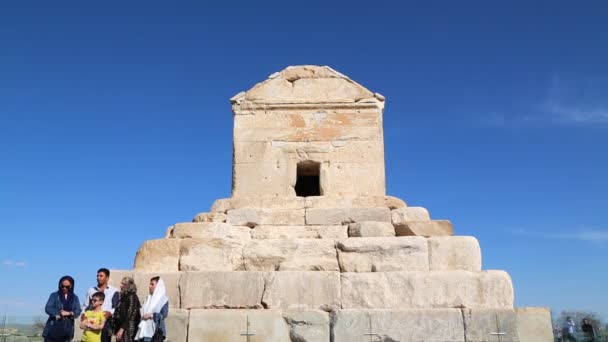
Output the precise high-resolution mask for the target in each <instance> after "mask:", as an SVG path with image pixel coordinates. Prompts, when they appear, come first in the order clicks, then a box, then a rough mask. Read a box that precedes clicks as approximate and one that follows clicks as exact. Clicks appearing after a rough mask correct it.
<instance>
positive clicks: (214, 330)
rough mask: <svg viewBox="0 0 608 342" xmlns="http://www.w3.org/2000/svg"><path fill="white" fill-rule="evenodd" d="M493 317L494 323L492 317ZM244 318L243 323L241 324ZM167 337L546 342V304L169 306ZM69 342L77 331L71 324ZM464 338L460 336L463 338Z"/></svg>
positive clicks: (193, 340) (181, 340)
mask: <svg viewBox="0 0 608 342" xmlns="http://www.w3.org/2000/svg"><path fill="white" fill-rule="evenodd" d="M497 318H498V322H497ZM247 322H249V328H248V327H247ZM166 328H167V339H166V340H165V341H167V342H209V341H213V342H232V341H245V340H246V336H244V335H243V334H246V333H247V332H248V333H250V334H251V336H250V338H251V341H264V342H286V341H300V342H302V341H304V342H330V341H369V338H370V336H369V335H366V334H369V333H374V334H377V335H375V336H376V337H375V339H373V340H377V341H380V340H382V341H401V342H414V341H459V342H464V341H498V340H499V339H498V335H493V334H496V333H501V334H502V335H500V337H501V339H500V340H501V341H520V342H551V341H553V333H552V331H551V317H550V312H549V309H548V308H517V309H503V310H490V309H406V310H344V309H338V310H335V311H333V312H331V313H328V312H324V311H321V310H281V309H268V310H263V309H261V310H256V309H240V310H233V309H191V310H185V309H174V308H171V309H170V310H169V316H168V317H167V320H166ZM75 332H76V336H74V341H80V336H81V335H82V331H81V330H80V329H78V327H76V329H75ZM465 338H466V339H465Z"/></svg>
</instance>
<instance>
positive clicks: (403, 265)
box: [336, 236, 429, 272]
mask: <svg viewBox="0 0 608 342" xmlns="http://www.w3.org/2000/svg"><path fill="white" fill-rule="evenodd" d="M336 246H337V249H338V261H339V264H340V270H341V271H342V272H387V271H428V270H429V259H428V250H427V243H426V239H425V238H423V237H419V236H404V237H393V238H382V237H377V238H366V239H360V238H349V239H345V240H340V241H338V243H337V245H336Z"/></svg>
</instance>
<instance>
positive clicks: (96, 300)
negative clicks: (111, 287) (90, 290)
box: [92, 299, 103, 303]
mask: <svg viewBox="0 0 608 342" xmlns="http://www.w3.org/2000/svg"><path fill="white" fill-rule="evenodd" d="M92 301H93V302H102V303H103V300H101V299H93V300H92Z"/></svg>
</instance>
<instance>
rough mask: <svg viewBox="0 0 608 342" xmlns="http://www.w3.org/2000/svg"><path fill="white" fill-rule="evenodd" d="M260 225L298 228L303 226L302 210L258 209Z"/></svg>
mask: <svg viewBox="0 0 608 342" xmlns="http://www.w3.org/2000/svg"><path fill="white" fill-rule="evenodd" d="M258 217H259V224H260V225H275V226H298V225H304V224H305V222H304V209H260V210H258Z"/></svg>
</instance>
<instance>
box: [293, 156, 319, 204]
mask: <svg viewBox="0 0 608 342" xmlns="http://www.w3.org/2000/svg"><path fill="white" fill-rule="evenodd" d="M297 173H298V175H297V177H298V178H297V179H296V196H300V197H307V196H321V182H320V173H321V164H320V163H315V162H312V161H305V162H300V163H298V171H297Z"/></svg>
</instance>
